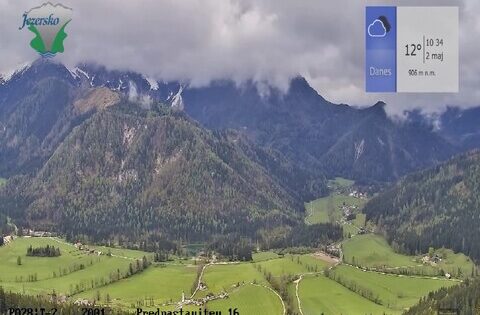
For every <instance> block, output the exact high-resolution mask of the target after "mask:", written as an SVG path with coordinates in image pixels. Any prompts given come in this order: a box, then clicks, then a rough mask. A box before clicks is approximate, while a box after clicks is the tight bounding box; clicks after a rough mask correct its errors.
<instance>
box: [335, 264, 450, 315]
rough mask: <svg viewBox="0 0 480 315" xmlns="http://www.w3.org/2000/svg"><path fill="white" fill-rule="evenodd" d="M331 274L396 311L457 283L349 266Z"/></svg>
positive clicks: (337, 268)
mask: <svg viewBox="0 0 480 315" xmlns="http://www.w3.org/2000/svg"><path fill="white" fill-rule="evenodd" d="M333 274H335V275H336V276H338V277H341V278H342V279H343V280H344V281H347V282H348V283H352V282H354V283H356V285H357V286H358V287H361V288H362V289H366V290H369V291H370V292H372V293H373V296H374V297H376V298H378V299H379V300H380V304H382V305H383V306H385V307H388V308H389V309H393V310H397V311H401V310H403V309H405V308H408V307H411V306H412V305H414V304H415V303H417V302H418V300H419V299H420V298H421V297H423V296H425V295H427V294H428V293H429V292H431V291H436V290H438V289H440V288H442V287H449V286H452V285H456V284H458V282H457V281H449V280H446V279H424V278H420V277H406V276H397V275H383V274H380V273H374V272H365V271H363V270H361V269H357V268H354V267H350V266H338V267H336V268H335V269H334V270H333Z"/></svg>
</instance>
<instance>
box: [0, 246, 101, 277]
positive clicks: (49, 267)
mask: <svg viewBox="0 0 480 315" xmlns="http://www.w3.org/2000/svg"><path fill="white" fill-rule="evenodd" d="M47 245H50V246H55V247H59V248H60V252H61V253H62V255H61V256H60V257H53V258H49V257H27V256H26V254H27V248H28V247H29V246H33V247H44V246H47ZM18 257H20V259H21V265H18V264H17V258H18ZM104 259H106V257H101V258H99V257H97V256H96V255H87V254H85V253H82V252H80V251H79V250H77V249H76V248H75V247H73V246H71V245H65V244H63V243H59V242H57V241H55V240H54V239H50V238H17V239H16V240H15V241H14V242H13V243H12V244H10V245H7V246H3V247H0V269H1V270H2V273H1V274H0V280H2V281H3V282H13V281H15V280H17V281H21V280H26V279H27V277H28V275H34V274H37V279H38V280H46V279H51V278H53V277H54V276H53V273H54V272H56V273H57V276H59V275H60V274H61V272H62V270H63V269H67V271H69V269H70V268H71V267H73V266H74V265H75V264H77V265H80V264H84V265H85V266H86V268H90V267H92V266H94V265H96V264H97V263H98V262H100V261H101V260H104Z"/></svg>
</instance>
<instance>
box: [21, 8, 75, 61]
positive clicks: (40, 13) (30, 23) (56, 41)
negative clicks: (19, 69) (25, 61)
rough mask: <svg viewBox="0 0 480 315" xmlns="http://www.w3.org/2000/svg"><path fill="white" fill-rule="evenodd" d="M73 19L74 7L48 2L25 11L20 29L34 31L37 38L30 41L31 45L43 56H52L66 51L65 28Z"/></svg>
mask: <svg viewBox="0 0 480 315" xmlns="http://www.w3.org/2000/svg"><path fill="white" fill-rule="evenodd" d="M71 20H72V9H70V8H67V7H65V6H64V5H62V4H55V5H53V4H52V3H50V2H47V3H44V4H42V5H41V6H39V7H35V8H32V9H30V10H29V11H27V12H25V13H24V14H23V15H22V24H21V26H20V27H19V28H18V29H19V30H22V29H24V28H27V29H28V30H29V31H31V32H32V33H34V34H35V38H34V39H32V41H31V42H30V46H31V47H32V48H33V49H35V50H36V51H37V52H38V53H39V54H40V55H41V56H42V57H46V58H51V57H54V56H55V55H56V54H57V53H63V52H64V51H65V48H64V47H63V41H64V40H65V38H67V33H65V28H66V27H67V25H68V23H70V21H71Z"/></svg>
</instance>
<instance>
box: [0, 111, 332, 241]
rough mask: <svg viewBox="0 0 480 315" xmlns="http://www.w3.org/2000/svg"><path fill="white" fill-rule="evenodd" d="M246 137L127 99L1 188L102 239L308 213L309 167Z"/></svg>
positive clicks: (62, 228) (10, 200)
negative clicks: (304, 193) (304, 169)
mask: <svg viewBox="0 0 480 315" xmlns="http://www.w3.org/2000/svg"><path fill="white" fill-rule="evenodd" d="M239 137H240V136H235V134H234V133H229V134H224V133H213V132H210V131H207V130H205V129H202V128H201V127H199V126H198V125H196V124H195V123H194V122H192V121H191V120H190V119H188V118H187V117H185V115H184V114H182V113H178V112H173V111H171V110H169V109H165V108H163V107H161V106H158V107H156V109H155V110H143V109H141V108H140V107H138V106H136V105H135V104H131V103H125V102H124V103H122V104H120V105H118V106H114V107H112V108H109V109H106V110H102V111H99V112H97V113H96V114H94V115H93V116H92V117H91V118H90V119H88V120H86V121H85V122H84V123H82V124H81V125H80V126H78V127H76V128H75V129H74V130H73V132H72V133H71V134H70V135H69V136H68V137H67V138H66V139H65V141H64V142H63V143H62V144H61V145H60V146H59V147H58V149H57V150H56V151H55V153H54V154H53V156H52V157H51V158H50V159H49V160H48V162H47V163H46V164H45V166H43V167H42V168H41V169H40V171H39V172H38V174H36V175H33V176H18V177H13V178H11V179H10V180H9V181H8V182H7V184H6V185H5V186H4V187H3V188H2V190H1V191H0V213H6V214H8V215H9V216H11V217H13V218H14V219H15V220H16V221H17V222H19V223H20V224H21V225H24V226H31V227H34V228H36V229H47V230H56V231H59V232H62V233H65V234H67V235H69V237H70V238H73V237H74V236H78V235H88V236H90V237H92V238H93V239H95V240H105V239H110V238H112V237H123V238H126V239H140V238H144V237H146V235H148V234H149V233H152V234H156V235H159V236H164V237H166V238H168V239H172V240H191V241H199V240H202V239H206V238H209V237H211V236H212V235H215V234H231V233H233V234H238V235H244V236H249V237H254V236H255V235H256V232H257V231H258V230H259V229H261V228H267V227H268V229H270V230H273V229H274V228H275V227H281V226H294V225H296V224H297V223H299V222H301V221H302V215H303V211H304V206H303V202H302V199H301V197H300V194H299V193H297V192H298V191H301V189H300V190H298V189H297V188H298V187H305V186H306V184H304V182H302V181H303V180H304V179H305V178H307V177H308V176H307V174H306V173H305V174H303V177H301V178H300V181H299V180H298V178H297V177H296V175H295V172H296V168H294V167H293V166H292V165H291V164H290V163H289V162H288V161H287V160H285V159H283V158H280V157H278V156H275V155H271V154H270V153H268V152H266V151H262V150H260V149H258V148H253V147H252V146H251V145H249V144H248V142H247V141H245V140H240V138H239ZM237 143H241V145H237ZM270 174H273V175H270ZM287 179H290V180H287ZM307 186H308V185H307ZM313 186H315V185H313ZM310 188H312V187H310ZM323 189H325V188H324V185H322V182H321V181H320V182H318V184H317V190H318V191H322V190H323Z"/></svg>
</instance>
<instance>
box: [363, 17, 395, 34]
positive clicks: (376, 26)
mask: <svg viewBox="0 0 480 315" xmlns="http://www.w3.org/2000/svg"><path fill="white" fill-rule="evenodd" d="M391 28H392V27H391V25H390V23H389V22H388V20H387V18H386V17H385V16H383V15H382V16H379V17H378V18H377V19H375V20H374V21H373V22H372V23H371V24H370V25H369V26H368V35H369V36H370V37H385V36H386V35H387V33H388V32H390V29H391Z"/></svg>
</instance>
